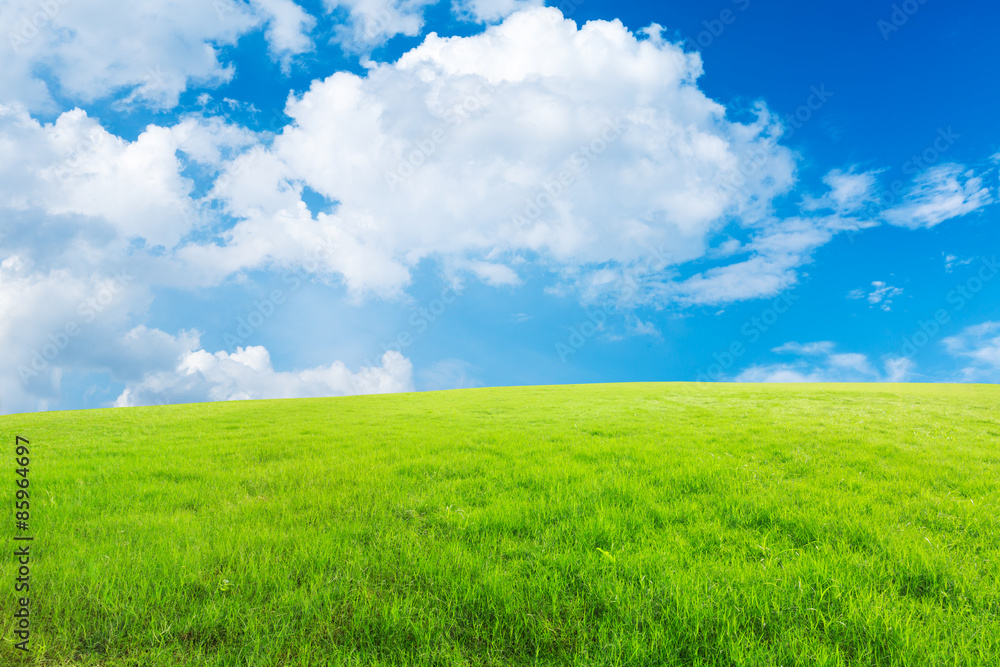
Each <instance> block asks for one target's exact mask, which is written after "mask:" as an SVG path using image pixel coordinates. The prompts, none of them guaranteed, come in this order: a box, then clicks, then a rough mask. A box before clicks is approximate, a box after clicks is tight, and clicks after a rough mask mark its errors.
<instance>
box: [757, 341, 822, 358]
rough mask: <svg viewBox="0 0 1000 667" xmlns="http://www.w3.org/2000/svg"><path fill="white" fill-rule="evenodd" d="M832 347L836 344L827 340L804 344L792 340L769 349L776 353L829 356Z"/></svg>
mask: <svg viewBox="0 0 1000 667" xmlns="http://www.w3.org/2000/svg"><path fill="white" fill-rule="evenodd" d="M834 347H836V345H835V344H834V343H832V342H830V341H828V340H823V341H819V342H816V343H805V344H803V343H796V342H794V341H793V342H790V343H785V344H784V345H779V346H778V347H776V348H774V349H773V350H771V351H772V352H777V353H778V354H796V355H799V356H812V355H823V356H829V355H830V354H831V353H832V352H833V348H834Z"/></svg>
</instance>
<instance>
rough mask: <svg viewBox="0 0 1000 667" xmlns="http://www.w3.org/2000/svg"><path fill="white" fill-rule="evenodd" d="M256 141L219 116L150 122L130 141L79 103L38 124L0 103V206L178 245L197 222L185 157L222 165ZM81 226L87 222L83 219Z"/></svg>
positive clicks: (154, 242)
mask: <svg viewBox="0 0 1000 667" xmlns="http://www.w3.org/2000/svg"><path fill="white" fill-rule="evenodd" d="M251 141H253V137H252V135H251V134H250V133H249V132H247V131H245V130H242V129H239V128H236V127H233V126H230V125H226V124H224V123H222V122H221V121H219V120H218V119H207V120H204V119H195V118H188V119H184V120H182V121H181V122H179V123H178V124H177V125H174V126H173V127H160V126H157V125H150V126H148V127H147V128H146V130H145V131H144V132H142V133H141V134H140V135H139V136H138V137H137V138H136V140H135V141H133V142H129V141H124V140H122V139H120V138H119V137H116V136H115V135H113V134H110V133H109V132H107V131H106V130H105V129H104V128H103V127H102V126H101V125H100V124H99V123H98V122H97V121H96V120H94V119H93V118H90V117H89V116H88V115H87V114H86V113H85V112H84V111H82V110H80V109H74V110H72V111H67V112H65V113H63V114H61V115H60V116H59V117H58V118H57V119H56V121H55V122H53V123H48V124H44V125H43V124H41V123H39V122H38V121H36V120H34V119H33V118H32V117H31V116H29V115H28V112H27V111H26V110H25V109H24V108H23V107H19V106H16V105H0V209H7V210H8V211H19V212H22V213H24V214H35V215H37V216H39V217H46V218H51V217H60V216H61V217H71V216H77V217H78V219H81V220H90V221H93V222H95V223H97V224H104V225H107V226H109V227H110V228H111V229H113V230H115V231H116V232H117V233H118V234H120V235H121V237H122V238H124V239H141V240H143V241H144V242H145V243H146V244H148V245H149V246H156V245H162V246H164V247H165V248H167V249H170V248H173V247H174V246H175V245H177V244H178V243H179V242H180V241H181V239H182V238H183V237H184V236H185V235H186V234H187V233H188V232H190V231H191V230H193V229H194V228H196V227H197V226H198V225H199V222H200V221H199V215H198V212H197V209H196V206H195V202H193V201H192V199H191V194H192V192H193V190H194V187H195V184H194V182H193V181H192V180H191V179H189V178H186V177H184V176H182V175H181V172H182V171H183V170H184V168H185V167H186V163H187V161H191V162H198V163H203V164H208V165H212V164H215V165H218V164H219V163H220V160H221V151H223V150H226V149H233V148H240V147H243V146H245V145H247V144H249V143H250V142H251ZM81 226H82V225H81Z"/></svg>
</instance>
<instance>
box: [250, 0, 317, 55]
mask: <svg viewBox="0 0 1000 667" xmlns="http://www.w3.org/2000/svg"><path fill="white" fill-rule="evenodd" d="M251 2H252V4H253V6H254V8H255V9H256V10H257V11H258V13H259V14H260V15H261V16H262V18H263V20H264V21H266V23H267V27H266V29H265V32H264V35H265V37H266V38H267V43H268V46H269V48H270V50H271V52H272V54H274V55H276V56H277V57H278V58H280V59H281V61H282V64H283V66H284V67H285V69H286V71H287V69H288V67H289V62H290V58H291V57H292V56H294V55H296V54H300V53H306V52H308V51H311V50H312V48H313V43H312V39H310V37H309V33H310V31H311V30H312V29H313V28H314V27H316V19H315V18H314V17H313V16H312V15H311V14H309V13H308V12H306V11H305V10H304V9H302V7H300V6H299V5H297V4H295V3H294V2H292V0H251Z"/></svg>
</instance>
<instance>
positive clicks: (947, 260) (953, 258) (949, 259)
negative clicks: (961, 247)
mask: <svg viewBox="0 0 1000 667" xmlns="http://www.w3.org/2000/svg"><path fill="white" fill-rule="evenodd" d="M941 254H942V255H944V270H945V271H947V272H948V273H951V272H952V271H953V270H954V269H955V267H956V266H965V265H966V264H972V262H973V261H975V257H970V258H968V259H959V257H958V256H957V255H949V254H946V253H941Z"/></svg>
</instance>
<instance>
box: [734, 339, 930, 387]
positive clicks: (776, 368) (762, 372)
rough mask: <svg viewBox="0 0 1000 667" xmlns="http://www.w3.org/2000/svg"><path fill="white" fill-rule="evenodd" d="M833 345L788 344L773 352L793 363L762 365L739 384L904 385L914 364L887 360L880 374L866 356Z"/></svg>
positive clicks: (742, 375) (743, 375)
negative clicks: (841, 349)
mask: <svg viewBox="0 0 1000 667" xmlns="http://www.w3.org/2000/svg"><path fill="white" fill-rule="evenodd" d="M835 349H836V345H835V344H834V343H832V342H830V341H818V342H814V343H796V342H789V343H785V344H784V345H781V346H779V347H776V348H774V349H773V350H772V352H775V353H778V354H791V355H795V356H797V357H800V358H799V359H796V360H795V361H792V362H786V363H777V364H763V365H756V366H751V367H750V368H747V369H746V370H744V371H743V372H741V373H740V374H739V375H738V376H737V377H736V381H737V382H905V381H907V380H908V379H909V378H910V377H911V376H912V373H913V368H914V364H913V362H912V361H911V360H910V359H907V358H905V357H886V358H884V359H883V360H882V369H881V370H879V369H878V368H877V367H876V366H875V365H874V364H873V363H872V362H871V361H870V360H869V359H868V357H867V356H866V355H864V354H858V353H853V352H847V353H844V352H836V351H835Z"/></svg>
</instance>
